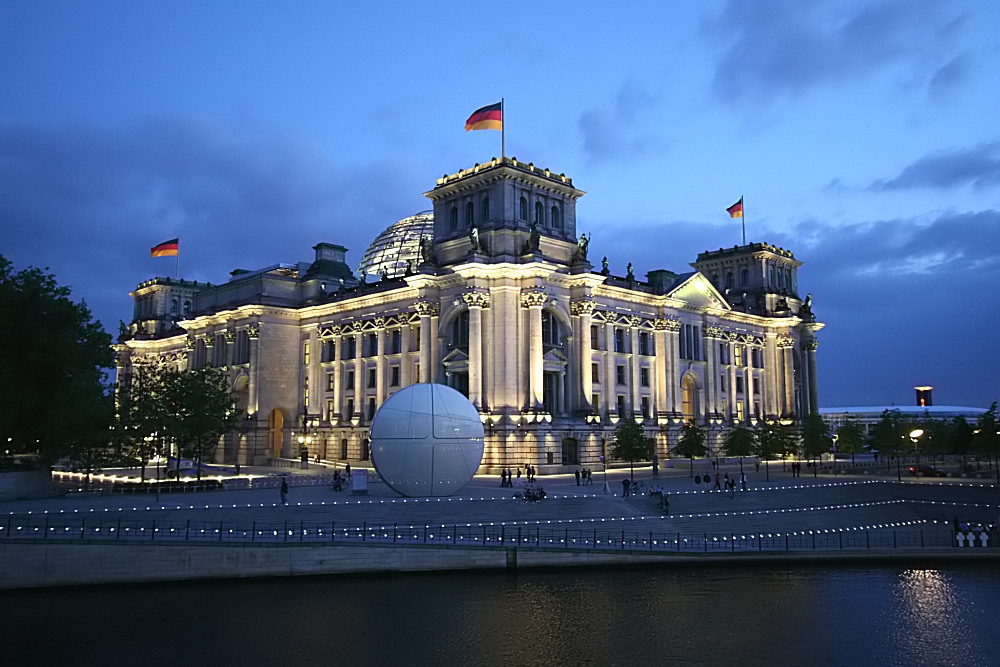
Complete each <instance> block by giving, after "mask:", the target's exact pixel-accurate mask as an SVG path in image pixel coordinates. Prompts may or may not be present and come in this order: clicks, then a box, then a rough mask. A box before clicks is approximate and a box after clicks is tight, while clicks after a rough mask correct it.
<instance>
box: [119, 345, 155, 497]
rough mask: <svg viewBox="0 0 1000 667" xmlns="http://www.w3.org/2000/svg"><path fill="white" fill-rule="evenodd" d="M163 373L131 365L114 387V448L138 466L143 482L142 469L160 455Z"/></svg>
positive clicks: (143, 471) (143, 472)
mask: <svg viewBox="0 0 1000 667" xmlns="http://www.w3.org/2000/svg"><path fill="white" fill-rule="evenodd" d="M164 372H165V371H164V370H163V369H162V368H159V367H157V366H153V365H141V366H140V365H135V366H132V367H131V368H130V369H129V370H128V372H126V373H122V374H121V375H120V376H119V378H118V383H117V385H116V394H115V396H116V402H115V414H114V421H113V427H112V434H113V442H114V447H115V449H116V450H117V451H118V452H120V454H121V456H122V457H127V458H129V459H131V461H133V462H135V463H138V464H139V467H140V470H141V472H140V478H141V479H142V480H143V481H145V479H146V465H147V464H148V463H149V461H150V459H151V458H153V457H154V456H155V455H156V454H158V453H160V448H161V446H162V442H163V438H162V437H161V436H162V435H164V434H163V433H161V431H163V427H164V424H165V415H166V404H165V401H164V400H163V399H164Z"/></svg>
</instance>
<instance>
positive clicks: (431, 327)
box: [413, 301, 441, 384]
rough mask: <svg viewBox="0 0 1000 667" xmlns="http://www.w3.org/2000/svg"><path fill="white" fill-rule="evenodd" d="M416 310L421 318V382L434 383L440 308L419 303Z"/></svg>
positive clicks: (433, 304) (435, 304)
mask: <svg viewBox="0 0 1000 667" xmlns="http://www.w3.org/2000/svg"><path fill="white" fill-rule="evenodd" d="M413 307H414V310H416V312H417V315H419V316H420V369H419V373H420V378H419V380H418V381H419V382H423V383H425V384H426V383H428V382H433V381H434V373H433V370H434V356H435V355H434V345H435V343H436V342H437V326H435V325H436V322H437V317H438V314H439V313H440V312H441V310H440V306H439V305H438V304H437V303H435V302H433V301H417V302H416V303H415V304H413Z"/></svg>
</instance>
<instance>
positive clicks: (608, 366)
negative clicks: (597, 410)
mask: <svg viewBox="0 0 1000 667" xmlns="http://www.w3.org/2000/svg"><path fill="white" fill-rule="evenodd" d="M604 347H605V349H606V350H607V354H606V356H605V357H604V405H605V406H606V407H605V414H607V415H608V416H611V415H613V414H618V373H617V364H616V361H617V359H616V356H615V355H616V353H615V323H614V322H613V321H611V320H610V319H609V321H608V322H607V323H606V324H605V325H604ZM619 416H621V415H619Z"/></svg>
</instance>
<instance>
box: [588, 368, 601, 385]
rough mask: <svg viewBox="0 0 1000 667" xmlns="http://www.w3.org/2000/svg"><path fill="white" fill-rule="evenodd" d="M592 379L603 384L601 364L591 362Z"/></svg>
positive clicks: (595, 382)
mask: <svg viewBox="0 0 1000 667" xmlns="http://www.w3.org/2000/svg"><path fill="white" fill-rule="evenodd" d="M590 381H591V382H593V383H594V384H601V365H600V364H591V365H590Z"/></svg>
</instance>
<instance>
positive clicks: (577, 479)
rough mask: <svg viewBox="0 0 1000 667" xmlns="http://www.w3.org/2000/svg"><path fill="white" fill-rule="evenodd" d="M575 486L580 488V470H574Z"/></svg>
mask: <svg viewBox="0 0 1000 667" xmlns="http://www.w3.org/2000/svg"><path fill="white" fill-rule="evenodd" d="M576 485H577V486H580V469H579V468H577V470H576Z"/></svg>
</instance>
